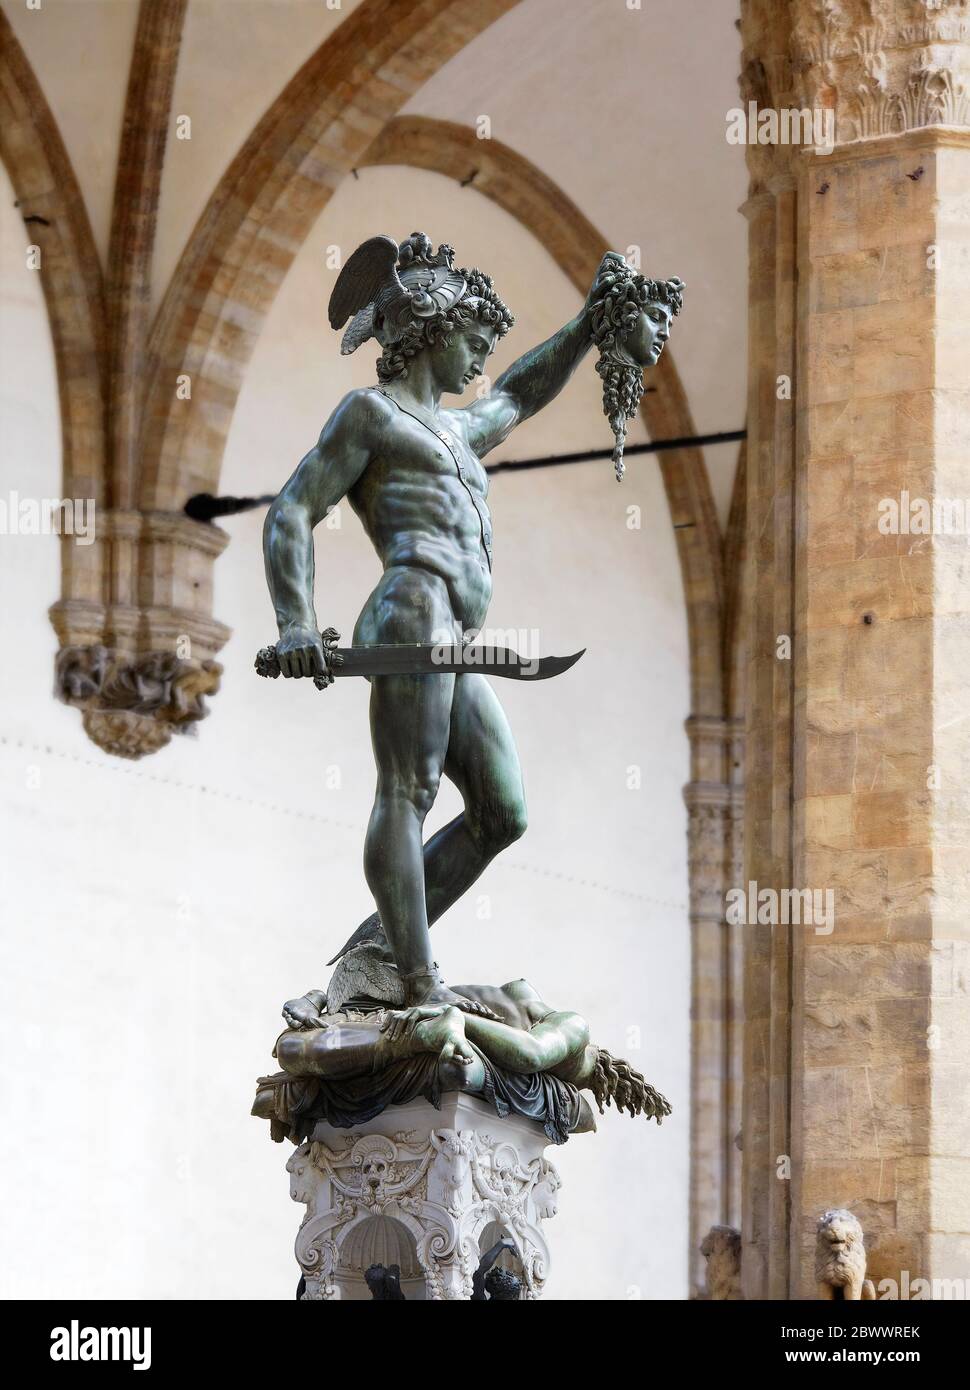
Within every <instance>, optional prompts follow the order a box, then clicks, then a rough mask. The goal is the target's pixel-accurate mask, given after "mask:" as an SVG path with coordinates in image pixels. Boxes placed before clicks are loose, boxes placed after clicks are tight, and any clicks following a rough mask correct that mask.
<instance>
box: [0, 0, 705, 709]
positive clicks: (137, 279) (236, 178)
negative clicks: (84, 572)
mask: <svg viewBox="0 0 970 1390" xmlns="http://www.w3.org/2000/svg"><path fill="white" fill-rule="evenodd" d="M517 2H518V0H479V2H478V3H477V4H475V5H474V6H469V5H468V4H467V3H466V2H465V0H422V3H419V4H415V5H409V6H403V7H402V6H400V5H398V4H396V3H395V0H364V2H363V3H362V4H361V5H360V6H359V7H358V8H357V9H356V10H355V11H354V12H353V13H352V14H351V15H350V16H349V17H348V18H347V19H346V20H345V21H344V22H343V23H342V24H341V25H340V27H339V28H338V29H337V30H336V32H334V33H333V34H332V35H331V36H330V37H329V38H328V39H327V40H326V41H325V42H324V43H323V44H321V46H320V47H319V48H318V49H317V51H316V52H315V53H314V54H313V55H312V57H311V58H310V59H309V60H308V61H307V62H306V63H305V64H304V65H303V67H302V68H301V69H300V71H299V72H298V73H297V74H296V75H295V76H294V77H293V78H292V80H291V81H290V82H289V83H288V84H287V86H286V87H285V88H284V90H283V91H282V92H281V94H280V95H279V97H278V98H277V100H276V101H275V102H274V103H273V105H272V106H271V107H270V109H269V110H268V111H267V113H266V114H265V116H264V117H263V118H262V119H261V120H260V121H259V122H258V124H257V125H256V127H255V128H254V130H253V131H252V132H251V134H250V136H249V137H248V139H247V140H246V141H245V142H244V144H243V146H242V148H241V149H240V151H239V153H238V154H237V156H236V157H235V159H234V160H233V161H232V163H231V164H230V165H229V167H228V168H227V169H226V171H225V173H224V175H223V177H222V178H221V179H220V181H219V184H218V186H217V187H216V189H215V190H214V191H213V193H212V195H211V197H210V199H209V203H208V205H207V207H206V209H205V211H204V213H203V215H202V217H201V218H200V220H199V222H198V223H197V225H196V227H195V230H194V232H193V234H192V236H191V237H190V239H189V242H188V245H187V246H186V249H185V252H184V254H183V256H182V257H181V259H180V262H179V265H178V268H177V270H176V273H175V275H174V276H173V279H172V281H171V283H170V285H169V287H168V290H167V292H166V294H165V297H164V300H163V302H162V304H161V307H160V309H159V312H158V315H157V317H156V320H155V323H154V325H153V326H152V328H151V332H150V334H149V333H148V332H147V324H146V322H145V318H144V303H145V294H146V292H147V291H146V288H145V284H146V280H147V268H148V266H149V265H150V256H151V242H152V235H153V227H154V221H153V216H154V201H155V200H157V193H158V182H159V172H160V167H161V160H162V157H163V152H164V138H163V128H164V125H165V123H166V121H167V119H168V113H169V99H170V93H171V81H172V70H173V65H174V60H175V55H176V54H177V44H178V32H179V27H180V24H181V18H182V12H183V11H184V3H183V0H161V3H160V4H157V5H156V4H153V5H149V6H147V7H145V8H144V10H143V15H142V18H143V19H144V21H145V22H144V23H141V22H140V23H139V38H140V39H141V40H142V47H141V50H140V49H139V45H138V43H136V50H135V54H134V56H133V64H132V73H131V79H130V82H129V90H128V101H127V113H126V131H127V130H128V127H129V125H130V124H131V123H132V122H133V121H135V120H136V118H137V119H139V120H141V121H142V122H143V124H144V125H145V126H146V128H147V130H148V135H147V136H146V137H145V138H144V139H142V140H141V141H140V142H139V141H135V142H134V143H133V141H132V139H128V140H127V141H125V140H123V142H122V155H121V160H120V163H119V178H118V195H117V198H116V206H115V211H114V218H113V235H112V252H111V256H112V262H114V261H115V260H116V259H119V258H122V259H123V258H124V257H125V256H129V265H128V267H127V268H126V267H125V266H123V265H120V264H119V265H114V264H112V266H109V269H108V280H109V284H110V285H111V290H112V296H114V297H117V296H119V295H120V296H123V297H125V299H126V303H127V305H128V309H127V311H126V313H125V314H123V315H122V316H121V318H120V320H118V315H117V313H115V314H114V315H113V316H112V320H111V323H110V324H108V322H107V321H106V315H105V308H104V304H105V298H104V293H103V288H102V282H101V271H100V268H99V266H98V261H97V254H96V251H95V248H94V243H93V239H92V236H91V230H90V226H89V223H88V219H87V216H86V213H85V211H84V206H83V202H82V200H81V197H80V193H79V190H78V188H77V182H76V179H75V178H74V175H73V171H72V170H71V167H70V161H69V160H68V158H67V155H66V153H65V151H64V147H63V143H62V141H61V140H60V137H59V134H58V132H57V129H56V124H55V122H54V121H53V118H52V116H51V114H50V111H49V109H48V108H47V105H46V103H45V101H44V97H43V93H42V92H41V90H40V87H39V85H38V84H37V82H36V79H35V78H34V76H33V74H32V72H31V70H30V66H29V64H28V62H27V60H26V58H25V57H24V55H23V52H22V50H21V49H20V47H19V45H18V44H17V41H16V39H15V38H14V36H13V34H12V32H11V31H10V27H9V24H8V23H7V21H6V20H5V19H4V18H3V16H2V14H0V24H2V26H3V37H4V39H5V42H4V45H3V51H4V52H3V61H2V64H0V92H2V94H3V99H4V101H5V103H6V105H7V107H8V117H9V118H8V119H7V120H5V121H4V123H3V136H2V144H0V153H2V155H3V158H4V160H5V162H6V163H7V165H8V167H9V168H10V171H11V175H12V177H13V179H14V183H15V186H16V187H17V189H18V192H19V193H20V194H21V195H22V199H24V198H26V199H28V200H29V201H30V203H31V206H32V207H33V208H35V209H36V208H41V207H46V208H47V209H48V210H49V211H50V212H52V213H56V216H51V218H50V219H49V220H50V221H51V223H52V227H53V229H54V230H53V234H52V235H50V236H48V237H47V239H46V246H47V248H48V249H47V251H46V252H45V254H46V255H47V257H48V260H47V268H48V271H49V274H48V275H45V281H44V286H45V293H46V295H47V301H48V306H49V311H50V315H51V323H52V329H53V333H54V339H55V350H56V353H57V362H58V375H59V381H60V390H61V397H62V413H63V428H64V438H65V447H64V458H65V480H66V482H65V490H67V487H68V480H74V481H73V482H71V486H74V487H77V486H79V485H80V484H79V483H78V482H77V477H78V460H79V459H80V458H83V460H84V474H85V477H86V478H87V480H88V481H89V482H90V487H89V488H88V491H87V495H89V496H94V497H97V498H102V497H104V495H105V489H106V483H107V479H108V476H109V472H110V468H109V458H108V448H109V445H108V440H107V439H106V437H105V419H106V413H105V410H104V400H105V396H106V392H107V391H108V389H109V387H110V386H111V384H112V383H114V385H115V390H114V392H113V395H112V397H111V399H112V418H114V416H115V414H116V412H117V409H118V405H119V402H118V396H119V390H118V384H119V382H120V383H121V386H122V387H123V386H124V383H125V382H126V381H127V382H128V383H129V385H128V394H127V395H124V391H122V394H123V395H124V399H125V400H126V401H127V402H128V404H127V406H124V407H123V409H124V411H125V412H126V413H125V414H124V415H123V417H122V418H121V419H120V420H119V423H118V424H117V425H116V427H115V429H114V435H113V438H114V448H113V450H112V452H113V454H114V462H115V469H114V481H115V484H116V488H117V485H118V484H119V483H120V482H123V483H124V486H123V487H122V488H121V492H123V493H124V497H123V498H122V499H121V505H122V506H124V505H125V504H126V503H127V501H128V497H129V496H130V498H131V502H130V504H129V505H132V506H134V507H135V508H137V509H138V510H139V511H140V512H142V513H145V514H147V513H162V514H173V515H176V516H177V515H178V514H180V512H181V508H182V506H183V504H184V502H185V499H186V497H187V496H189V495H190V494H191V493H193V492H198V491H215V490H216V489H217V487H218V477H219V471H220V467H221V461H222V455H223V451H224V448H225V442H226V438H227V435H228V431H229V426H230V422H231V418H232V412H233V409H234V407H235V403H236V400H237V397H238V394H239V390H240V386H241V384H242V380H243V376H244V373H245V370H246V366H247V364H248V362H249V360H250V357H251V355H252V351H253V347H254V345H255V342H256V340H257V337H258V335H259V332H260V330H261V327H262V324H263V322H264V321H265V317H266V315H267V313H268V310H269V308H270V306H271V305H272V303H273V300H274V298H275V295H276V292H277V290H278V288H279V285H280V284H281V282H282V280H283V278H284V276H285V274H286V272H287V270H288V268H289V266H290V265H291V263H292V261H293V259H294V257H295V255H296V254H297V252H298V251H299V249H300V247H301V245H302V244H303V242H304V240H305V239H306V237H307V235H308V234H309V231H310V229H311V228H312V226H313V224H314V222H315V221H316V219H317V217H318V216H319V214H320V212H321V210H322V209H323V207H324V206H325V205H326V203H327V201H328V200H329V198H330V196H331V194H332V193H333V191H334V189H335V188H336V187H337V186H338V184H339V183H340V181H341V180H342V179H343V178H345V177H346V175H347V174H348V173H349V172H350V171H351V170H352V169H353V168H355V167H358V166H360V165H363V164H411V165H414V166H416V167H421V168H425V169H430V170H435V171H436V172H438V173H441V174H444V175H447V176H451V177H455V178H459V179H463V178H465V177H466V176H467V174H468V173H469V171H470V169H471V168H472V167H474V168H476V169H477V171H478V172H477V173H476V176H475V189H476V190H477V192H478V193H480V194H482V195H483V196H486V197H489V198H491V199H493V200H494V201H495V202H496V203H498V204H499V205H500V206H501V207H503V208H504V209H505V210H506V211H508V212H509V213H511V214H512V215H513V216H515V217H516V218H517V219H518V220H519V221H520V222H521V223H522V224H523V225H524V226H526V227H527V228H528V229H529V230H530V231H531V232H532V233H533V235H535V236H536V237H538V238H539V239H540V241H541V242H542V243H543V244H544V245H545V246H546V247H547V248H548V249H549V251H550V253H551V254H552V255H553V256H554V257H555V259H556V260H557V261H558V263H559V264H560V266H561V267H562V268H563V270H564V271H565V272H566V273H567V275H569V277H570V278H571V280H572V281H573V283H574V284H575V285H576V287H577V289H579V290H581V291H582V292H585V290H586V288H587V287H588V285H589V283H590V281H591V279H592V276H593V273H594V271H595V269H596V265H597V263H598V261H599V258H600V256H601V254H602V252H603V251H604V250H606V249H607V247H606V244H605V242H604V240H603V237H602V236H601V235H600V234H599V232H598V231H597V230H596V228H595V227H594V226H593V225H592V224H591V223H590V222H589V221H588V219H587V218H586V217H585V216H584V215H583V214H582V213H581V212H580V210H579V209H578V208H577V207H576V206H575V205H574V204H573V203H572V202H571V201H570V199H569V198H568V197H567V196H566V194H565V193H564V192H563V191H562V190H561V189H560V188H559V187H557V186H556V185H555V184H553V183H552V182H551V180H549V179H548V178H547V177H546V176H545V175H543V174H542V172H541V171H540V170H539V169H538V168H536V167H535V166H534V165H532V164H531V163H530V162H529V161H527V160H525V159H524V158H523V157H522V156H520V155H518V154H517V153H516V152H515V151H514V150H512V149H510V148H509V147H508V146H506V145H503V144H501V143H500V142H498V141H496V140H491V141H482V140H478V139H477V138H476V135H475V133H474V132H473V131H472V130H471V129H469V128H467V127H462V126H458V125H454V124H452V123H449V122H442V121H437V120H431V119H428V118H423V117H418V116H408V117H406V118H405V117H398V116H396V113H397V112H398V111H399V110H400V108H401V107H402V106H403V105H404V104H405V103H406V102H407V100H408V99H409V98H410V97H411V96H412V94H413V93H414V92H416V91H417V90H418V89H419V88H420V87H421V85H422V84H423V83H424V82H425V81H427V79H428V78H429V76H430V75H431V74H432V73H433V72H435V71H436V70H437V69H438V68H439V67H441V66H442V65H443V64H444V63H446V62H447V61H448V60H449V59H450V58H451V57H452V56H453V55H454V54H455V53H457V52H458V51H460V49H461V48H462V47H463V46H464V45H465V44H467V43H468V42H469V41H470V40H471V39H472V38H473V37H474V36H475V35H476V34H477V33H479V32H481V31H482V30H483V29H484V28H485V27H486V26H487V25H489V24H490V23H492V22H493V21H494V20H496V19H497V18H499V17H500V16H501V15H502V14H504V13H505V12H507V11H508V10H509V9H511V8H512V7H513V6H514V5H515V4H516V3H517ZM153 11H154V12H155V13H154V15H153V14H152V12H153ZM152 18H154V21H155V22H154V24H152V23H149V20H150V19H152ZM140 51H142V52H143V53H144V55H146V57H148V58H151V61H150V62H149V64H148V66H149V67H151V68H152V71H151V72H148V71H142V70H141V69H142V68H143V67H144V63H142V64H140V63H139V52H140ZM136 146H137V148H136ZM126 149H127V151H128V154H127V157H126V153H125V152H126ZM129 179H131V180H134V182H135V184H136V185H137V189H136V190H135V191H136V192H137V195H138V196H137V199H136V201H137V202H138V204H139V206H140V207H142V208H145V207H147V209H148V212H147V215H142V216H135V215H131V216H129V217H127V218H126V217H124V216H123V215H122V214H121V211H120V210H122V209H123V207H124V201H125V199H124V189H125V187H126V185H127V182H128V181H129ZM45 230H49V229H45ZM129 253H131V254H130V255H129ZM115 320H118V321H117V322H115ZM108 327H113V328H114V329H115V330H116V331H115V332H114V335H113V336H114V337H115V339H116V341H117V346H116V350H115V351H114V352H110V345H109V344H108V335H107V329H108ZM132 361H137V362H138V365H139V371H138V373H137V380H136V379H135V374H133V373H132V371H131V370H130V365H129V364H130V363H131V362H132ZM109 364H110V369H109ZM185 374H187V375H188V376H189V378H190V379H191V383H192V394H191V399H190V400H184V399H180V398H178V397H177V395H176V390H175V386H176V380H177V378H178V377H180V376H183V375H185ZM654 383H655V384H656V386H657V388H658V389H657V390H656V391H655V392H651V393H648V394H646V395H645V396H644V398H643V415H644V419H645V422H646V425H647V428H648V430H649V432H650V434H651V435H652V436H653V437H655V438H656V437H662V436H678V437H684V436H690V435H692V434H694V433H695V430H694V426H693V421H692V419H691V413H690V409H689V407H688V403H687V400H686V396H685V393H684V389H683V386H682V384H681V381H680V378H679V376H678V373H677V370H676V367H675V365H674V361H673V359H672V357H671V356H670V355H669V352H668V353H666V354H665V355H664V357H663V358H661V361H660V364H659V365H658V368H657V369H656V372H655V374H654ZM136 430H138V431H140V434H139V439H138V445H137V448H136V447H135V445H134V440H135V431H136ZM659 457H660V468H661V472H662V476H663V480H664V485H665V488H666V492H667V497H668V502H669V505H670V511H671V517H672V521H673V525H674V527H675V530H676V535H677V543H678V550H679V554H680V558H681V565H682V571H683V579H684V587H685V595H686V602H687V614H688V627H689V637H690V649H691V681H692V709H693V712H694V713H695V714H711V715H720V714H721V712H722V702H723V679H722V660H721V651H722V629H723V623H722V611H723V607H724V592H723V590H724V579H723V553H722V541H721V536H720V533H719V528H718V524H717V519H716V514H715V509H714V504H713V501H712V497H711V489H710V485H709V481H708V476H707V472H706V468H705V464H704V459H703V455H702V453H701V451H700V450H699V449H693V448H686V449H681V450H677V451H669V452H664V453H663V454H661V455H660V456H659ZM135 460H137V465H138V473H137V476H136V475H135V474H134V473H133V472H132V471H131V470H132V465H133V461H135ZM109 496H110V493H109ZM115 505H117V503H116V504H115ZM210 529H211V528H210ZM180 543H181V544H192V541H191V539H189V540H186V539H185V538H182V537H180ZM200 543H201V542H200ZM93 549H94V547H92V550H93ZM217 550H218V547H216V548H215V550H214V551H213V554H214V553H217ZM70 597H71V596H70V595H69V594H67V593H66V594H65V599H66V600H70ZM198 617H199V629H200V632H201V633H202V635H203V637H204V639H205V640H207V641H209V643H210V646H214V647H215V649H217V647H218V644H219V633H218V632H217V631H216V628H217V627H218V626H219V625H217V624H213V623H212V621H211V615H209V617H208V628H207V629H206V623H205V617H206V615H203V614H201V613H200V614H199V615H198ZM59 630H60V629H59ZM62 636H63V634H62Z"/></svg>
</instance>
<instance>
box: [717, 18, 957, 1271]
mask: <svg viewBox="0 0 970 1390" xmlns="http://www.w3.org/2000/svg"><path fill="white" fill-rule="evenodd" d="M742 33H743V37H744V44H745V53H744V74H743V84H742V90H743V95H744V96H745V98H746V99H751V98H752V97H754V98H755V99H756V100H757V101H758V104H759V107H761V108H772V107H773V108H775V109H781V108H784V107H790V108H797V109H808V110H813V109H817V110H820V111H824V110H827V111H829V112H831V113H832V115H833V117H834V148H832V149H831V151H830V152H828V153H821V152H819V151H818V150H815V151H813V150H811V149H810V148H796V147H791V146H789V147H788V148H774V149H772V148H767V149H766V148H763V147H758V148H756V149H754V150H750V149H749V167H750V170H751V174H752V189H751V197H750V199H749V202H748V204H747V206H746V212H747V215H748V218H749V226H750V244H751V309H750V325H751V334H750V353H751V359H750V383H749V421H748V429H749V440H748V468H749V492H748V525H749V531H748V549H749V558H750V563H751V564H752V576H751V578H752V584H751V589H750V592H751V594H752V609H753V611H752V615H751V630H750V644H749V669H748V691H747V695H748V720H747V750H748V751H747V776H746V795H747V806H748V808H747V820H746V848H745V859H746V866H745V878H746V880H755V881H756V882H757V885H758V888H759V889H765V888H771V889H776V890H779V891H782V890H784V889H795V890H798V891H800V892H804V890H810V891H813V892H815V893H817V894H818V895H819V899H818V900H817V901H816V905H815V910H816V914H818V907H819V903H820V902H821V903H824V898H823V897H822V895H824V894H826V893H827V892H828V891H829V890H831V892H832V894H833V895H834V907H835V918H834V925H833V924H831V923H829V922H827V921H826V920H825V913H826V910H827V909H826V907H825V906H823V907H822V916H821V917H819V916H818V915H816V917H815V919H814V920H813V921H811V922H810V923H809V924H808V925H805V924H804V923H797V924H795V925H791V926H785V925H783V924H781V923H779V922H777V921H776V922H775V924H773V925H767V924H766V925H764V926H747V927H746V928H745V932H746V966H745V1005H746V1044H745V1101H744V1111H745V1117H744V1221H743V1236H744V1247H743V1280H744V1289H745V1294H746V1297H749V1298H752V1297H754V1298H758V1297H772V1298H785V1297H792V1298H798V1297H812V1296H814V1283H813V1277H812V1254H813V1245H814V1232H815V1223H816V1220H817V1217H818V1216H819V1214H820V1213H821V1212H822V1211H824V1210H825V1209H826V1208H830V1207H840V1206H841V1207H847V1208H849V1209H850V1210H852V1211H853V1212H854V1213H855V1215H856V1216H858V1218H859V1219H860V1221H861V1223H862V1226H863V1228H864V1231H865V1234H866V1245H867V1248H868V1250H869V1270H870V1274H871V1277H872V1278H873V1279H875V1280H876V1281H877V1282H878V1280H879V1279H880V1278H887V1277H888V1278H893V1279H896V1280H898V1281H900V1282H902V1271H904V1270H905V1271H908V1273H909V1276H910V1278H911V1279H913V1278H917V1277H922V1278H929V1279H932V1278H948V1277H949V1278H953V1277H965V1275H966V1271H967V1269H968V1268H970V1234H968V1233H970V1200H968V1198H967V1196H966V1194H967V1193H968V1192H970V1121H968V1119H967V1116H968V1115H970V1104H968V1102H970V1081H968V1079H967V1072H966V1066H965V1055H966V1043H967V1040H968V1034H970V997H968V978H967V964H966V962H967V959H968V947H967V929H966V926H965V914H966V908H965V894H964V889H965V886H966V883H967V879H968V877H970V875H968V872H967V868H966V865H967V863H968V862H970V854H968V840H970V719H968V718H967V717H966V716H967V704H966V693H965V685H966V676H965V672H964V668H965V665H966V656H965V650H966V646H965V634H966V632H967V630H968V628H970V551H968V548H967V531H966V529H963V528H961V530H960V534H949V535H947V534H913V532H912V530H910V531H909V533H908V534H907V532H906V530H902V529H901V528H897V530H896V531H895V532H893V531H891V529H890V528H891V526H892V518H893V507H892V500H893V499H895V503H896V509H897V511H898V509H899V502H900V498H901V496H903V499H904V500H903V510H904V511H905V510H906V502H907V500H908V499H907V498H906V497H905V495H906V494H908V497H909V498H915V499H925V501H926V506H927V509H928V510H929V513H930V515H931V516H932V509H933V503H934V501H936V502H937V504H938V511H939V510H940V508H941V507H942V504H943V502H944V500H945V499H958V500H959V503H960V506H961V508H962V507H963V504H964V501H965V499H968V498H970V459H968V456H967V440H968V438H970V428H968V426H970V392H968V381H970V370H968V369H970V349H968V337H967V330H966V323H967V319H968V314H967V311H968V308H970V201H968V198H967V194H966V190H967V188H968V187H970V129H968V123H970V97H968V89H970V11H968V9H967V7H966V6H965V5H964V4H961V3H951V4H941V3H936V2H935V0H933V2H931V0H838V3H834V2H833V0H828V2H827V3H822V2H821V0H795V3H793V4H791V5H790V6H788V7H779V6H770V5H768V4H767V3H766V0H749V3H746V4H744V5H743V6H742ZM745 89H746V90H745ZM786 364H788V366H787V367H786ZM789 372H790V374H791V376H792V391H791V400H790V401H789V400H786V399H785V396H784V393H783V392H780V391H779V390H778V385H779V384H780V379H781V377H782V376H784V375H788V374H789ZM773 378H774V379H773ZM884 499H888V501H884ZM881 503H882V504H883V505H882V506H881V505H880V504H881ZM952 515H953V513H952V511H951V517H952ZM880 517H883V526H882V529H881V527H880ZM904 526H905V518H904ZM785 636H788V637H790V638H791V639H792V645H791V649H790V653H789V652H788V651H787V649H786V647H785V644H784V643H782V642H781V641H780V639H782V638H784V637H785ZM803 902H804V900H803ZM830 927H831V929H830ZM788 1159H790V1170H789V1167H788V1163H787V1160H788ZM788 1171H790V1173H791V1177H790V1180H789V1178H788V1176H787V1173H788Z"/></svg>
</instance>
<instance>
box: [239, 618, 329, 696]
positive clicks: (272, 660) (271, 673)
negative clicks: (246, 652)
mask: <svg viewBox="0 0 970 1390" xmlns="http://www.w3.org/2000/svg"><path fill="white" fill-rule="evenodd" d="M320 639H321V641H322V642H323V660H324V663H325V665H326V667H327V671H328V673H329V672H331V671H332V669H333V667H335V666H342V665H343V660H344V659H343V657H342V656H341V655H340V653H339V652H338V651H337V643H338V642H339V641H340V633H339V632H338V631H337V629H336V628H335V627H326V628H324V630H323V631H322V632H321V633H320ZM253 664H254V666H255V669H256V674H257V676H268V677H269V679H270V680H274V681H275V680H276V678H277V677H278V676H280V675H282V671H281V669H280V655H279V652H278V651H277V650H276V643H275V642H274V643H273V644H272V646H269V647H260V649H259V651H258V652H257V653H256V660H255V662H254V663H253ZM313 684H314V685H315V686H316V688H317V689H318V690H326V688H327V686H328V685H332V684H333V675H332V674H330V675H328V676H314V677H313Z"/></svg>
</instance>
